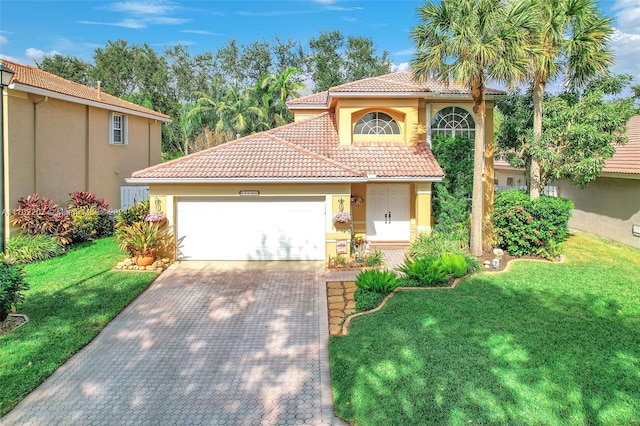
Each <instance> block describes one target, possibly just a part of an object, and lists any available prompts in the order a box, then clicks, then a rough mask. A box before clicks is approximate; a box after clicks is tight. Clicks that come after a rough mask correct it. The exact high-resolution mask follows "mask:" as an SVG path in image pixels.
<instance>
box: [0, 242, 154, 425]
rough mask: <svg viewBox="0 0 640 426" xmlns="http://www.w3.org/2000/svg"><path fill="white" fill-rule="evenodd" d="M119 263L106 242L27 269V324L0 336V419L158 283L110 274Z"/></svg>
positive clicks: (22, 309) (87, 245)
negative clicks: (130, 304) (136, 298)
mask: <svg viewBox="0 0 640 426" xmlns="http://www.w3.org/2000/svg"><path fill="white" fill-rule="evenodd" d="M122 258H123V255H122V253H121V252H120V251H119V250H118V246H117V244H116V243H115V241H113V240H112V239H109V238H107V239H102V240H98V241H95V242H93V243H85V244H82V245H80V246H78V247H75V248H73V249H72V250H70V251H69V252H68V253H66V254H65V255H63V256H61V257H58V258H55V259H51V260H48V261H44V262H39V263H36V264H32V265H28V266H26V268H25V270H26V272H27V281H28V282H29V284H30V289H29V290H28V291H27V292H25V296H26V298H27V300H26V302H25V303H24V304H22V305H20V306H19V307H18V313H22V314H26V315H27V316H28V317H29V322H28V323H27V324H25V325H24V326H22V327H21V328H19V329H17V330H15V331H13V332H11V333H9V334H5V335H4V336H0V413H2V414H4V413H6V412H7V411H9V410H10V409H11V408H12V407H13V406H14V405H15V404H17V403H18V402H19V401H20V400H21V399H22V398H24V397H25V396H26V395H27V394H28V393H29V392H31V391H32V390H33V389H34V388H35V387H36V386H37V385H38V384H39V383H41V382H42V381H43V380H44V379H45V378H46V377H48V376H49V375H50V374H51V373H53V371H55V370H56V368H58V367H59V366H60V365H62V364H63V363H64V362H65V361H66V360H67V359H68V358H69V357H70V356H71V355H73V354H74V353H76V352H77V351H78V350H79V349H80V348H82V347H83V346H85V345H86V344H87V343H89V342H90V341H91V339H93V338H94V337H95V336H96V335H97V334H98V333H99V332H100V330H102V329H103V328H104V327H105V325H107V323H108V322H109V321H110V320H111V319H112V318H114V317H115V316H116V315H117V314H118V313H119V312H120V311H121V310H122V309H123V308H124V307H125V306H127V305H128V304H129V303H130V302H131V301H132V300H133V299H135V297H136V296H138V295H139V294H140V293H141V292H142V291H143V290H145V289H146V288H147V287H148V286H149V284H150V283H151V282H152V281H153V280H154V279H155V278H156V277H157V275H158V274H157V273H153V272H149V273H143V272H140V273H134V272H116V271H112V270H111V269H112V268H113V266H115V263H116V262H117V261H118V260H119V259H122Z"/></svg>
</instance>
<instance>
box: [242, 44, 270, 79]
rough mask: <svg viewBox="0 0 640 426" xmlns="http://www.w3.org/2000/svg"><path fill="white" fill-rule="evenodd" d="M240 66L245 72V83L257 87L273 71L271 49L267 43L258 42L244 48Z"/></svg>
mask: <svg viewBox="0 0 640 426" xmlns="http://www.w3.org/2000/svg"><path fill="white" fill-rule="evenodd" d="M239 62H240V66H241V67H242V69H243V70H244V79H243V83H244V84H245V85H246V86H254V85H256V84H257V83H258V82H259V81H260V79H262V77H263V76H264V75H267V74H269V72H270V70H271V69H272V66H271V65H272V58H271V48H270V46H269V43H267V42H266V41H256V42H253V43H251V44H249V45H248V46H243V48H242V53H241V54H240V61H239Z"/></svg>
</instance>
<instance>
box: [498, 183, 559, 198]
mask: <svg viewBox="0 0 640 426" xmlns="http://www.w3.org/2000/svg"><path fill="white" fill-rule="evenodd" d="M507 189H520V190H521V191H528V189H527V187H526V186H524V185H523V186H498V185H495V187H494V190H495V191H496V192H497V191H506V190H507ZM542 195H547V196H549V197H557V196H558V187H557V186H553V185H547V186H545V187H544V189H543V190H542Z"/></svg>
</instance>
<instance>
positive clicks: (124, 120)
mask: <svg viewBox="0 0 640 426" xmlns="http://www.w3.org/2000/svg"><path fill="white" fill-rule="evenodd" d="M117 118H120V128H118V127H117V126H116V123H117ZM118 130H119V131H120V133H121V135H120V141H117V140H116V138H115V135H116V131H118ZM109 144H110V145H128V144H129V118H128V117H127V115H126V114H121V113H117V112H111V113H110V114H109Z"/></svg>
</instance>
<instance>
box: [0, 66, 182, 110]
mask: <svg viewBox="0 0 640 426" xmlns="http://www.w3.org/2000/svg"><path fill="white" fill-rule="evenodd" d="M2 64H3V65H4V66H5V67H7V68H9V69H11V70H12V71H13V72H14V73H15V74H14V75H13V79H12V80H11V83H12V84H21V85H24V86H29V87H33V88H36V89H42V90H47V91H49V92H54V93H58V94H60V95H66V96H71V97H74V98H78V99H82V100H85V101H92V102H97V103H100V104H104V108H105V109H109V107H110V106H115V107H119V108H125V109H127V110H130V111H131V112H132V114H135V113H136V112H138V113H144V114H147V115H152V116H156V117H158V119H162V120H163V121H168V120H169V119H170V117H169V116H168V115H165V114H162V113H160V112H157V111H154V110H151V109H148V108H145V107H142V106H140V105H136V104H134V103H131V102H127V101H125V100H122V99H120V98H116V97H115V96H111V95H109V94H107V93H104V92H102V93H101V94H100V96H99V95H98V90H97V89H94V88H91V87H88V86H85V85H83V84H79V83H75V82H73V81H69V80H66V79H64V78H62V77H59V76H57V75H54V74H51V73H48V72H46V71H43V70H41V69H39V68H36V67H32V66H29V65H23V64H18V63H15V62H11V61H7V60H6V59H2Z"/></svg>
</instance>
